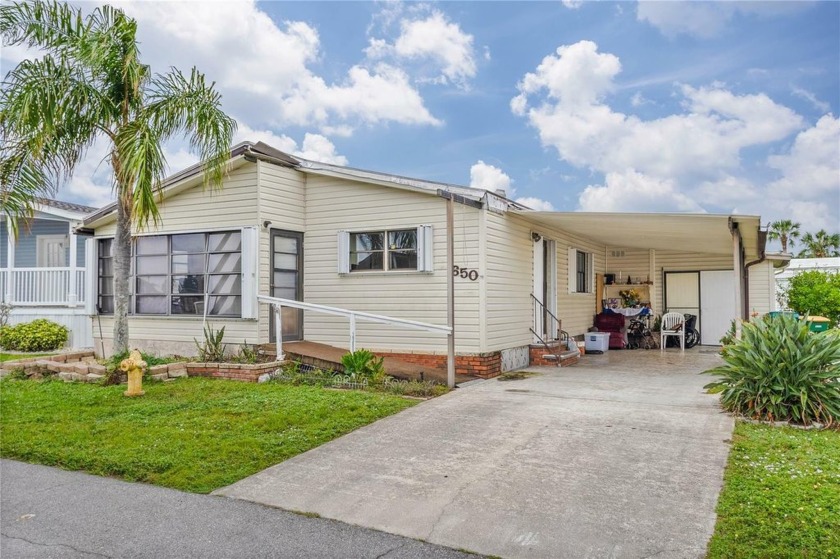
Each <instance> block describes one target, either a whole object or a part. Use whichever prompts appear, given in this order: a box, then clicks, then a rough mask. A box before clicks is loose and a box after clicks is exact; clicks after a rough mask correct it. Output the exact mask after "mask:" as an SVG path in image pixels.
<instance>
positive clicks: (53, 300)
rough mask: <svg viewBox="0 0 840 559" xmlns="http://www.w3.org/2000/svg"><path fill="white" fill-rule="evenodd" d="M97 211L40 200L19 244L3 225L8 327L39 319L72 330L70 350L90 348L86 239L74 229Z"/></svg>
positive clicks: (0, 245)
mask: <svg viewBox="0 0 840 559" xmlns="http://www.w3.org/2000/svg"><path fill="white" fill-rule="evenodd" d="M94 210H96V208H90V207H88V206H80V205H78V204H71V203H69V202H61V201H59V200H49V199H46V198H41V199H39V201H38V204H37V206H36V210H35V214H34V216H33V217H32V219H28V220H25V221H21V222H20V226H19V228H18V235H19V238H18V239H15V238H14V235H10V234H9V232H10V231H11V228H10V227H9V223H8V222H7V220H6V219H5V218H4V219H2V220H0V300H2V302H4V303H7V304H10V305H12V307H13V309H12V312H11V316H10V318H9V322H10V323H11V324H18V323H20V322H29V321H31V320H35V319H37V318H47V319H49V320H52V321H55V322H58V323H59V324H63V325H64V326H67V327H68V328H69V329H70V339H69V341H68V343H69V345H70V346H71V347H77V348H78V347H91V346H92V345H93V336H92V332H91V321H90V317H89V315H88V314H87V312H86V310H85V296H86V289H85V287H86V277H85V276H86V274H85V239H84V237H83V236H81V235H77V234H76V233H75V231H74V228H75V227H77V226H79V225H81V223H82V220H83V219H84V216H85V215H86V214H88V213H90V212H92V211H94Z"/></svg>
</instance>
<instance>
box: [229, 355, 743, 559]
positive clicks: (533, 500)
mask: <svg viewBox="0 0 840 559" xmlns="http://www.w3.org/2000/svg"><path fill="white" fill-rule="evenodd" d="M718 362H719V358H718V357H717V355H715V354H714V353H712V352H711V351H709V352H708V353H701V352H699V351H697V350H694V351H689V352H686V353H685V355H681V354H680V353H679V352H675V350H670V351H669V352H666V353H665V354H661V353H660V352H659V351H656V350H653V351H644V350H637V351H623V352H620V351H613V352H609V353H608V354H607V355H603V356H589V355H587V356H586V357H585V358H584V360H583V361H582V362H581V363H580V364H578V365H576V366H574V367H569V368H563V369H557V368H538V369H532V370H533V371H536V372H537V374H536V375H535V376H533V377H531V378H527V379H525V380H518V381H508V382H502V381H498V380H488V381H483V382H479V383H477V384H472V385H470V386H468V387H465V388H462V389H459V390H457V391H455V392H454V393H451V394H449V395H447V396H444V397H441V398H437V399H435V400H432V401H429V402H425V403H423V404H421V405H418V406H416V407H414V408H412V409H409V410H407V411H404V412H402V413H400V414H398V415H396V416H393V417H389V418H386V419H384V420H381V421H379V422H377V423H374V424H372V425H369V426H367V427H364V428H362V429H359V430H357V431H355V432H353V433H350V434H349V435H346V436H344V437H342V438H340V439H337V440H335V441H333V442H331V443H329V444H326V445H324V446H322V447H319V448H316V449H314V450H311V451H309V452H307V453H305V454H302V455H300V456H297V457H296V458H293V459H291V460H288V461H286V462H284V463H282V464H279V465H277V466H274V467H272V468H269V469H267V470H265V471H263V472H260V473H258V474H256V475H254V476H251V477H249V478H247V479H244V480H242V481H240V482H238V483H236V484H234V485H231V486H229V487H226V488H223V489H220V490H219V491H217V494H220V495H225V496H229V497H234V498H238V499H245V500H249V501H256V502H259V503H263V504H267V505H271V506H276V507H281V508H284V509H290V510H295V511H303V512H314V513H318V514H320V515H321V516H324V517H327V518H334V519H337V520H341V521H344V522H348V523H351V524H358V525H361V526H366V527H370V528H375V529H377V530H383V531H386V532H391V533H394V534H399V535H403V536H408V537H412V538H417V539H422V540H426V541H429V542H433V543H436V544H441V545H445V546H449V547H453V548H463V549H468V550H471V551H474V552H478V553H483V554H490V555H498V556H502V557H512V558H518V557H528V558H566V557H569V558H589V557H592V558H595V557H609V558H619V557H628V558H642V557H662V558H665V557H667V558H699V557H703V556H704V554H705V549H706V544H707V542H708V539H709V537H710V536H711V534H712V530H713V527H714V523H715V513H714V509H715V504H716V502H717V495H718V492H719V491H720V488H721V484H722V476H723V469H724V466H725V463H726V457H727V454H728V452H729V444H728V443H729V438H730V435H731V433H732V428H733V421H732V419H731V418H730V417H728V416H726V415H724V414H722V413H720V412H719V410H718V407H717V397H715V396H710V395H707V394H704V393H703V391H702V386H703V385H704V384H705V383H707V382H709V381H710V378H709V377H707V376H700V375H698V373H699V372H700V371H702V370H704V369H707V368H709V367H712V366H715V365H716V364H717V363H718Z"/></svg>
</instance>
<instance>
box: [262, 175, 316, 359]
mask: <svg viewBox="0 0 840 559" xmlns="http://www.w3.org/2000/svg"><path fill="white" fill-rule="evenodd" d="M257 166H258V175H259V200H260V203H259V219H258V222H259V223H260V225H261V226H260V248H259V250H260V254H259V260H258V262H259V264H258V265H259V278H258V287H257V292H258V293H259V294H260V295H268V294H270V286H271V244H270V243H271V229H282V230H285V231H295V232H299V233H303V232H304V231H305V230H306V190H305V186H306V176H305V175H304V174H303V173H301V172H300V171H296V170H295V169H289V168H287V167H281V166H279V165H273V164H271V163H266V162H264V161H258V162H257ZM265 221H270V222H271V225H270V226H269V227H268V228H266V227H262V224H263V223H264V222H265ZM305 243H306V238H305V235H304V245H305ZM306 256H307V255H306V252H304V258H306ZM269 315H270V308H269V305H264V304H262V303H260V305H259V324H260V327H259V339H260V342H268V340H269V332H270V324H271V318H270V316H269Z"/></svg>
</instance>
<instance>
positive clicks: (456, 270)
mask: <svg viewBox="0 0 840 559" xmlns="http://www.w3.org/2000/svg"><path fill="white" fill-rule="evenodd" d="M452 275H453V276H455V277H456V278H462V279H468V280H470V281H475V280H477V279H478V270H470V269H468V268H461V267H459V266H452Z"/></svg>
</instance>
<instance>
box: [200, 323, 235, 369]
mask: <svg viewBox="0 0 840 559" xmlns="http://www.w3.org/2000/svg"><path fill="white" fill-rule="evenodd" d="M224 337H225V327H224V326H222V328H221V329H220V330H218V331H214V330H213V327H212V326H211V325H210V324H208V325H207V326H205V327H204V343H203V344H200V343H198V340H196V339H195V338H193V341H195V347H197V348H198V358H199V359H200V360H201V361H204V362H210V363H216V362H222V361H224V360H225V347H226V346H227V344H225V343H224V342H223V341H222V340H223V339H224Z"/></svg>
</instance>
